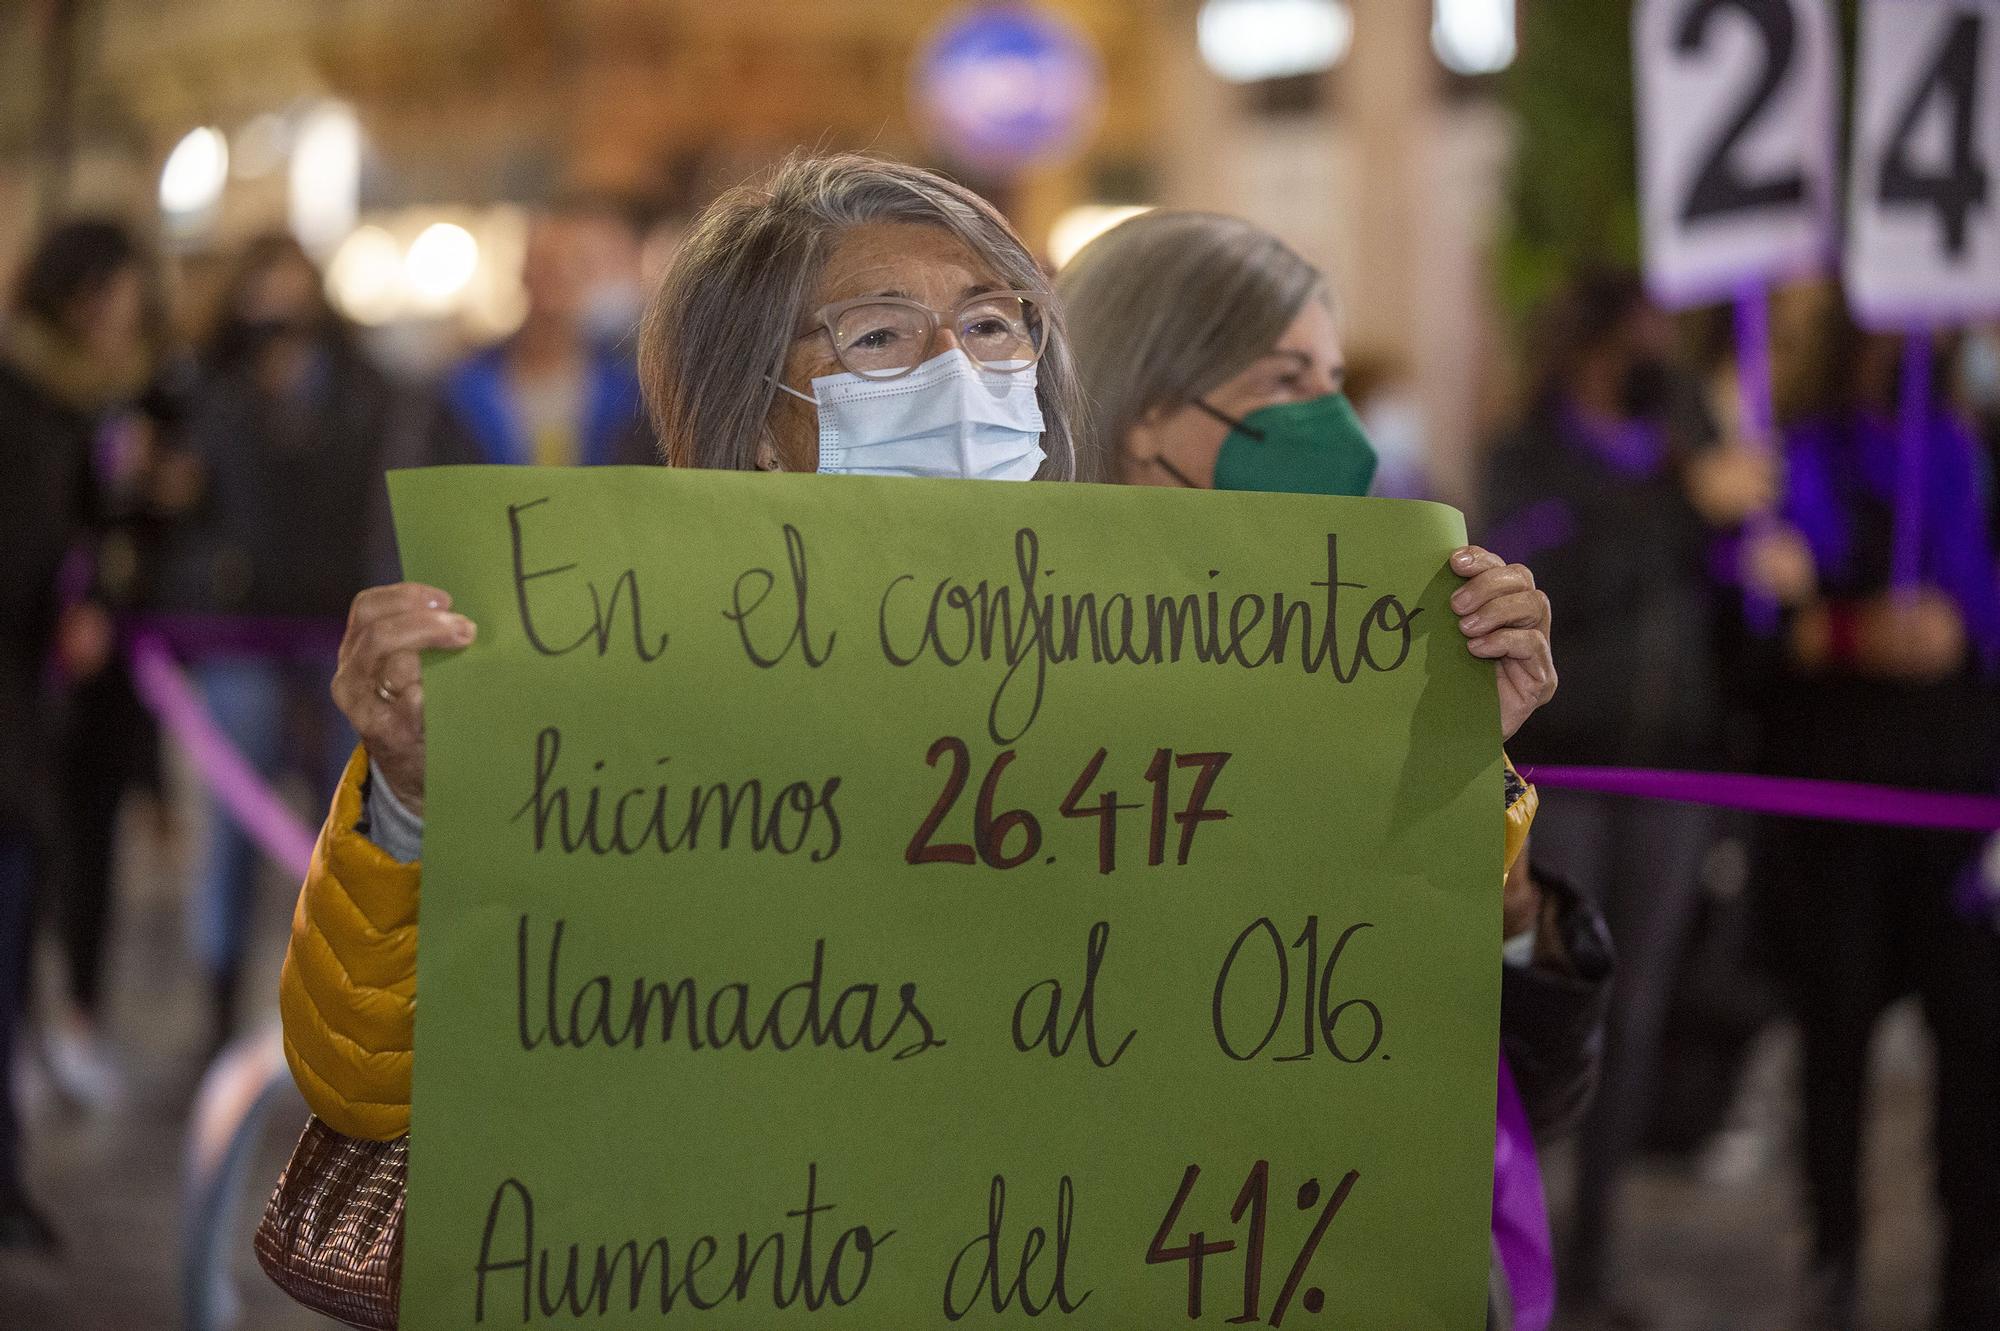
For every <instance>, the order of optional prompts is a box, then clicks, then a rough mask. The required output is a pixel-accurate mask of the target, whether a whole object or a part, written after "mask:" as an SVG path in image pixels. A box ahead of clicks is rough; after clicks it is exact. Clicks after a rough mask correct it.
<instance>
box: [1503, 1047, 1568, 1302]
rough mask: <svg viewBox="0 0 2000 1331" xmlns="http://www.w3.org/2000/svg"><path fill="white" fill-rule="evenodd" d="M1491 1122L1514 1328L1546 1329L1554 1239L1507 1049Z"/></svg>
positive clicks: (1553, 1293)
mask: <svg viewBox="0 0 2000 1331" xmlns="http://www.w3.org/2000/svg"><path fill="white" fill-rule="evenodd" d="M1493 1127H1494V1131H1493V1248H1494V1251H1495V1252H1497V1253H1498V1254H1499V1256H1500V1269H1501V1270H1502V1271H1504V1272H1505V1273H1506V1275H1507V1290H1508V1293H1509V1295H1511V1297H1512V1299H1513V1303H1514V1331H1545V1328H1546V1327H1547V1326H1548V1324H1549V1321H1550V1319H1551V1318H1552V1317H1554V1316H1555V1310H1556V1262H1555V1244H1554V1243H1553V1242H1551V1241H1550V1239H1549V1206H1548V1201H1547V1199H1546V1198H1544V1197H1543V1195H1542V1167H1541V1163H1540V1162H1539V1161H1538V1160H1537V1159H1536V1158H1535V1134H1534V1130H1533V1129H1532V1128H1531V1127H1529V1125H1528V1111H1527V1109H1526V1108H1525V1107H1524V1106H1523V1105H1522V1104H1521V1093H1520V1092H1519V1091H1518V1090H1516V1089H1514V1072H1513V1069H1511V1068H1509V1067H1508V1066H1507V1056H1506V1055H1505V1054H1502V1055H1501V1056H1500V1098H1499V1107H1498V1109H1497V1110H1496V1112H1495V1115H1494V1125H1493Z"/></svg>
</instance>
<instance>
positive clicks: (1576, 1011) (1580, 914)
mask: <svg viewBox="0 0 2000 1331" xmlns="http://www.w3.org/2000/svg"><path fill="white" fill-rule="evenodd" d="M1056 291H1057V294H1058V295H1059V296H1060V297H1061V298H1062V303H1063V308H1064V310H1065V313H1066V317H1067V320H1068V328H1069V334H1070V340H1071V345H1072V347H1073V348H1074V351H1075V355H1076V362H1077V366H1078V368H1079V370H1080V371H1081V374H1082V377H1083V381H1084V383H1085V384H1086V385H1088V386H1089V390H1090V397H1091V401H1092V405H1093V407H1094V409H1095V424H1096V427H1097V429H1098V431H1099V433H1100V438H1101V439H1102V441H1103V444H1104V447H1105V448H1106V450H1107V452H1108V454H1109V457H1108V459H1107V462H1106V470H1107V471H1108V472H1109V473H1110V476H1111V477H1112V478H1113V479H1115V480H1118V481H1121V482H1124V483H1126V484H1132V485H1177V486H1187V487H1191V488H1195V489H1210V488H1213V489H1218V490H1277V491H1289V492H1295V493H1308V494H1344V495H1360V494H1366V493H1367V491H1368V486H1369V482H1370V481H1371V479H1372V478H1373V476H1374V473H1375V452H1374V449H1373V448H1372V447H1371V446H1370V445H1369V442H1368V438H1367V436H1366V435H1365V434H1364V433H1363V432H1362V429H1361V423H1360V421H1359V420H1358V419H1357V418H1356V416H1355V413H1354V409H1353V407H1352V406H1351V405H1349V403H1348V400H1347V398H1346V396H1345V394H1344V393H1343V392H1342V391H1341V390H1342V379H1343V375H1344V368H1343V367H1344V364H1345V361H1344V357H1343V354H1342V351H1341V345H1340V329H1339V324H1338V321H1337V319H1336V318H1335V312H1334V306H1333V298H1332V294H1331V290H1330V288H1329V286H1328V284H1327V281H1326V278H1325V277H1324V276H1323V275H1322V274H1321V273H1320V272H1319V270H1318V269H1316V268H1314V267H1313V266H1312V265H1311V264H1309V263H1307V262H1306V261H1305V260H1304V259H1302V258H1300V257H1299V256H1298V255H1297V254H1296V253H1294V252H1293V251H1292V250H1291V249H1290V248H1289V247H1287V246H1286V245H1285V244H1284V242H1282V241H1280V240H1279V239H1278V238H1277V237H1276V236H1273V235H1271V234H1270V233H1269V232H1266V231H1264V230H1262V229H1261V228H1259V227H1257V226H1255V225H1253V224H1251V223H1249V222H1246V221H1243V220H1241V219H1240V218H1234V217H1224V216H1218V215H1215V214H1211V213H1194V212H1153V213H1147V214H1144V215H1142V216H1139V217H1136V218H1133V219H1132V220H1130V221H1128V222H1125V223H1123V224H1121V225H1120V226H1117V227H1115V228H1113V229H1112V230H1110V231H1108V232H1106V233H1105V234H1104V235H1102V236H1099V237H1098V238H1097V239H1096V240H1094V241H1092V242H1091V243H1090V244H1089V245H1087V246H1085V247H1084V249H1083V250H1082V251H1081V252H1080V253H1079V254H1078V255H1077V256H1076V258H1075V259H1074V260H1072V261H1071V262H1070V264H1069V266H1068V267H1066V268H1064V269H1063V271H1062V273H1061V275H1060V276H1059V278H1058V279H1057V282H1056ZM1452 568H1453V570H1454V571H1455V572H1457V573H1459V574H1460V575H1461V576H1464V577H1466V578H1467V579H1468V581H1467V582H1466V584H1465V585H1464V586H1463V587H1461V588H1459V589H1458V591H1457V593H1456V594H1455V595H1454V597H1453V600H1452V608H1453V609H1454V610H1455V611H1456V612H1457V613H1458V614H1459V616H1460V620H1459V627H1460V629H1461V631H1462V632H1463V633H1464V634H1465V635H1466V637H1467V638H1468V639H1469V642H1468V644H1467V645H1468V647H1469V649H1470V650H1471V652H1472V653H1473V655H1475V656H1479V657H1483V658H1487V659H1490V660H1493V661H1495V662H1497V663H1498V670H1497V672H1496V673H1497V675H1498V678H1499V690H1500V727H1501V734H1502V737H1503V738H1507V739H1511V738H1512V737H1513V735H1514V732H1515V731H1517V730H1518V729H1520V727H1521V724H1522V722H1524V721H1525V720H1527V718H1528V716H1529V714H1530V713H1532V712H1533V711H1534V710H1535V708H1537V707H1538V706H1540V705H1541V704H1542V703H1544V702H1546V701H1548V699H1549V697H1550V696H1551V695H1552V694H1553V693H1554V692H1555V683H1556V677H1555V667H1554V663H1553V661H1552V659H1551V657H1550V651H1549V636H1548V629H1549V603H1548V598H1547V597H1546V596H1544V595H1543V594H1542V593H1541V592H1539V591H1537V590H1536V589H1535V580H1534V577H1533V575H1532V574H1530V573H1529V572H1528V570H1527V569H1525V568H1523V567H1522V566H1521V565H1519V564H1507V563H1505V562H1503V561H1502V560H1501V559H1500V557H1499V556H1497V555H1494V554H1491V553H1489V552H1488V551H1485V550H1481V549H1479V548H1478V547H1476V546H1471V547H1467V548H1466V549H1463V550H1460V551H1458V552H1457V553H1456V554H1455V555H1453V556H1452ZM1506 801H1507V805H1506V807H1507V823H1506V826H1507V832H1506V836H1507V843H1506V856H1505V864H1506V866H1507V867H1506V878H1505V887H1504V897H1503V903H1504V904H1503V912H1502V922H1503V930H1504V934H1505V939H1504V943H1503V947H1502V949H1501V951H1502V956H1503V958H1504V969H1503V972H1502V976H1503V979H1502V989H1501V994H1502V997H1501V1007H1500V1035H1501V1044H1502V1047H1503V1049H1504V1051H1505V1053H1506V1056H1507V1061H1508V1064H1509V1066H1510V1067H1511V1068H1512V1070H1513V1072H1514V1074H1515V1077H1516V1081H1517V1085H1518V1087H1519V1089H1520V1092H1521V1096H1522V1100H1523V1102H1524V1104H1525V1107H1526V1108H1527V1111H1528V1116H1529V1119H1530V1121H1531V1122H1532V1123H1533V1125H1534V1126H1535V1128H1536V1130H1537V1131H1538V1132H1542V1133H1547V1132H1552V1131H1554V1130H1556V1129H1557V1128H1559V1127H1562V1126H1565V1125H1567V1124H1568V1123H1570V1122H1571V1121H1573V1120H1574V1118H1575V1117H1576V1116H1577V1114H1578V1113H1579V1112H1580V1111H1581V1110H1582V1108H1583V1105H1584V1102H1585V1100H1586V1099H1587V1097H1588V1093H1589V1091H1590V1088H1591V1086H1592V1084H1593V1081H1594V1078H1595V1073H1596V1066H1597V1061H1598V1055H1599V1050H1600V1048H1601V1042H1602V1036H1601V1031H1602V1024H1603V1019H1604V1010H1605V1005H1606V1002H1607V1000H1608V997H1609V975H1610V960H1611V958H1610V948H1609V940H1608V937H1607V936H1606V934H1605V931H1604V926H1603V923H1602V921H1601V919H1600V918H1599V917H1598V915H1597V913H1596V912H1595V910H1594V909H1593V908H1592V907H1591V906H1590V905H1589V904H1588V903H1587V902H1586V901H1584V899H1583V898H1581V897H1580V896H1579V895H1578V894H1577V893H1576V892H1575V891H1573V890H1572V889H1571V888H1570V887H1569V886H1568V885H1566V884H1565V883H1563V882H1562V881H1561V880H1559V879H1556V878H1552V877H1550V876H1548V875H1547V874H1545V873H1542V872H1539V871H1537V870H1531V869H1530V867H1529V863H1528V857H1527V856H1525V855H1523V854H1522V853H1521V852H1522V850H1523V849H1524V847H1525V845H1526V843H1527V833H1528V826H1529V823H1530V822H1531V821H1532V820H1533V818H1534V814H1535V808H1536V804H1537V799H1536V795H1535V791H1534V788H1533V787H1532V786H1529V785H1527V784H1526V783H1524V782H1523V781H1522V780H1521V779H1520V777H1519V776H1518V775H1517V774H1516V773H1515V771H1514V769H1513V766H1512V764H1509V765H1508V767H1507V781H1506ZM1505 1304H1506V1300H1504V1299H1501V1300H1496V1303H1495V1308H1494V1314H1495V1317H1496V1319H1498V1318H1503V1317H1504V1315H1505V1313H1506V1307H1505Z"/></svg>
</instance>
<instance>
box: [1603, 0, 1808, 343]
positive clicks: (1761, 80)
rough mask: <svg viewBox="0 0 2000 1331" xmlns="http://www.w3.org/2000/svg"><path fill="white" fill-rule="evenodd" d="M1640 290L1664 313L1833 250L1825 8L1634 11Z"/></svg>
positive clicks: (1789, 270)
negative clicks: (1642, 259)
mask: <svg viewBox="0 0 2000 1331" xmlns="http://www.w3.org/2000/svg"><path fill="white" fill-rule="evenodd" d="M1632 42H1633V68H1634V70H1635V71H1636V76H1637V79H1638V84H1639V87H1638V94H1639V95H1638V106H1637V109H1638V122H1639V184H1640V197H1641V202H1640V210H1641V220H1642V222H1643V225H1644V232H1645V242H1646V281H1647V285H1648V286H1649V287H1650V288H1651V289H1652V292H1653V295H1654V297H1655V298H1656V299H1658V300H1659V301H1661V302H1662V303H1663V304H1666V305H1670V306H1678V305H1693V304H1700V303H1703V302H1706V301H1711V300H1715V299H1717V298H1720V297H1726V296H1728V295H1730V294H1731V293H1732V292H1733V291H1734V290H1735V289H1737V288H1738V287H1740V286H1742V285H1743V284H1745V283H1746V282H1750V281H1754V280H1757V279H1771V278H1780V277H1786V276H1792V275H1796V274H1798V273H1802V272H1808V271H1811V270H1813V269H1816V268H1818V267H1820V266H1821V265H1822V264H1823V263H1824V262H1825V261H1826V259H1827V256H1828V255H1829V254H1830V253H1831V250H1832V243H1831V242H1832V235H1833V218H1834V210H1835V198H1836V192H1837V186H1836V184H1835V181H1836V180H1837V175H1836V172H1835V161H1836V148H1835V130H1836V125H1837V105H1836V96H1837V94H1836V88H1837V86H1838V83H1839V78H1838V62H1839V48H1838V46H1837V43H1836V39H1835V34H1834V27H1833V19H1832V16H1831V14H1830V13H1829V12H1828V8H1827V4H1826V0H1640V3H1639V4H1638V5H1637V7H1636V8H1635V10H1634V16H1633V23H1632Z"/></svg>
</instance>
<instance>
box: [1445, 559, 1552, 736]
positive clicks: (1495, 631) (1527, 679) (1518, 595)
mask: <svg viewBox="0 0 2000 1331" xmlns="http://www.w3.org/2000/svg"><path fill="white" fill-rule="evenodd" d="M1451 571H1452V572H1454V573H1456V574H1458V576H1459V577H1461V578H1464V579H1466V583H1465V585H1464V586H1463V587H1460V588H1459V589H1458V590H1457V591H1455V592H1453V593H1452V596H1451V609H1452V613H1453V614H1455V615H1457V616H1458V628H1459V631H1460V632H1461V633H1463V634H1465V636H1466V638H1467V640H1468V641H1467V643H1466V647H1467V648H1468V649H1469V650H1470V651H1471V652H1472V654H1473V655H1474V656H1477V657H1482V658H1484V659H1486V660H1490V661H1493V662H1495V663H1496V664H1497V665H1498V667H1499V669H1498V670H1497V671H1496V672H1495V673H1496V674H1497V675H1498V677H1499V681H1500V737H1501V738H1502V739H1503V740H1508V739H1512V738H1514V732H1515V731H1517V730H1519V729H1520V728H1521V723H1522V722H1524V721H1526V720H1527V719H1528V718H1529V717H1530V716H1532V715H1533V714H1534V711H1535V709H1536V708H1537V707H1540V706H1541V705H1542V704H1543V703H1545V702H1547V701H1548V700H1549V699H1551V698H1553V697H1555V696H1556V662H1555V657H1554V656H1553V655H1552V654H1551V653H1550V651H1549V598H1548V597H1547V596H1545V595H1543V594H1542V593H1541V592H1538V591H1536V590H1535V575H1534V574H1532V573H1530V572H1528V570H1527V569H1526V568H1525V567H1524V566H1523V565H1520V564H1509V563H1507V562H1505V561H1504V560H1502V559H1501V558H1500V556H1498V555H1496V554H1494V553H1493V552H1492V551H1490V550H1482V549H1480V548H1479V547H1478V546H1476V545H1468V546H1466V547H1464V548H1463V549H1461V550H1459V551H1458V552H1457V553H1455V554H1453V555H1452V557H1451Z"/></svg>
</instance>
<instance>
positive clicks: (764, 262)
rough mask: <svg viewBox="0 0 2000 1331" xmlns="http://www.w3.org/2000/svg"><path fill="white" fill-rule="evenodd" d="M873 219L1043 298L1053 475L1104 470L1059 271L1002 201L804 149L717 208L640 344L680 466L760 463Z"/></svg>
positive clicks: (682, 257) (680, 263)
mask: <svg viewBox="0 0 2000 1331" xmlns="http://www.w3.org/2000/svg"><path fill="white" fill-rule="evenodd" d="M869 222H914V223H918V224H921V225H924V226H935V227H941V228H943V229H944V230H946V231H949V232H950V233H951V234H952V235H954V236H956V237H958V238H959V239H960V240H962V241H964V242H965V244H966V245H967V246H968V247H969V248H970V249H971V250H972V252H973V253H974V254H976V255H978V256H979V257H980V259H981V260H983V261H984V262H985V263H987V264H988V265H989V266H991V268H992V270H993V273H994V275H995V276H996V277H997V278H999V279H1000V281H1001V282H1002V283H1003V284H1005V285H1006V286H1007V287H1009V288H1011V289H1013V290H1017V291H1030V292H1034V293H1036V294H1038V295H1040V296H1042V297H1043V303H1044V307H1045V309H1044V317H1045V321H1046V327H1047V333H1046V337H1047V339H1048V340H1047V344H1046V346H1045V349H1044V350H1043V352H1042V359H1041V363H1040V364H1039V365H1038V366H1037V367H1036V369H1037V375H1036V382H1037V386H1038V391H1039V395H1040V398H1041V407H1042V418H1043V421H1044V423H1045V428H1044V432H1043V435H1042V448H1043V451H1044V452H1046V453H1047V454H1048V460H1047V461H1046V462H1044V463H1043V464H1042V468H1041V471H1040V472H1039V473H1038V474H1037V479H1039V480H1062V481H1068V480H1078V479H1091V478H1093V477H1094V476H1095V473H1096V467H1095V464H1094V457H1093V456H1088V455H1087V454H1086V450H1085V448H1084V447H1083V431H1082V428H1081V423H1082V415H1083V400H1082V393H1081V391H1080V390H1079V389H1078V387H1077V378H1076V368H1075V366H1074V365H1073V364H1072V362H1071V360H1070V353H1069V342H1068V337H1067V334H1066V333H1065V331H1064V328H1063V322H1062V318H1061V313H1060V311H1059V310H1058V308H1057V302H1056V299H1055V294H1054V292H1053V291H1052V290H1051V288H1050V285H1049V280H1048V276H1047V274H1045V273H1044V272H1043V271H1042V269H1041V266H1040V265H1038V264H1037V263H1036V262H1035V259H1034V256H1033V255H1031V254H1030V253H1029V252H1028V248H1027V246H1025V245H1023V244H1022V243H1021V239H1020V237H1019V236H1017V235H1015V234H1014V230H1013V228H1012V227H1010V226H1009V225H1008V224H1007V221H1006V219H1005V218H1003V217H1001V216H1000V214H999V212H998V211H996V210H995V209H994V207H993V205H992V204H990V203H988V202H987V201H986V200H984V199H982V198H980V197H979V196H978V195H977V194H974V193H973V192H972V191H971V190H969V189H966V188H965V187H964V186H962V185H958V184H955V183H954V182H952V181H949V180H947V179H945V178H944V177H943V176H940V175H937V174H936V173H934V172H930V171H926V170H923V169H922V168H920V167H914V166H908V165H905V164H903V163H901V162H890V161H883V160H881V159H878V158H873V157H864V156H860V155H858V154H839V155H835V156H828V157H804V156H798V157H793V158H790V159H789V160H787V161H786V162H784V163H783V164H782V165H781V166H779V167H778V169H777V171H776V173H775V174H774V175H773V176H772V177H771V178H770V180H769V181H768V182H767V183H765V184H763V185H755V186H752V185H745V186H740V187H738V188H736V189H733V190H731V191H729V192H728V193H727V194H725V195H723V196H722V197H721V198H719V199H717V200H716V201H715V202H714V203H713V204H711V205H710V206H709V207H708V208H707V209H706V210H705V211H704V212H703V213H702V215H701V217H700V218H699V219H698V220H697V221H696V223H695V225H694V228H693V230H692V231H690V232H689V234H688V237H687V239H686V241H685V242H684V243H683V245H682V246H681V249H680V252H679V254H678V255H676V257H675V259H674V262H673V265H672V267H670V268H669V269H668V270H667V273H666V275H665V276H664V277H663V278H662V279H661V282H660V287H659V290H658V291H657V292H656V293H655V294H654V296H653V300H652V304H651V306H650V307H649V308H648V310H647V312H646V319H645V324H644V327H643V329H642V331H641V333H640V339H639V374H640V380H641V382H642V383H643V384H644V385H645V390H646V397H647V401H648V404H649V407H650V409H651V411H652V416H653V423H654V426H655V428H656V429H657V430H658V431H659V435H660V440H661V443H662V446H663V448H664V449H665V451H666V455H667V461H668V462H669V463H671V464H672V465H674V466H680V467H716V468H726V469H733V470H748V469H750V468H752V467H754V466H755V465H756V458H757V446H758V443H759V442H760V441H761V440H762V439H763V438H764V437H765V422H766V421H767V419H768V418H769V416H770V413H771V407H772V404H773V402H774V401H775V399H776V395H777V391H778V389H777V380H778V378H779V376H780V375H781V374H782V373H783V372H784V365H785V358H786V353H787V351H788V350H789V348H790V346H791V344H792V342H793V340H794V339H795V338H796V337H797V336H798V333H799V329H800V325H801V324H803V323H804V321H805V319H806V318H807V316H808V314H809V311H808V308H807V302H808V301H810V300H811V299H812V298H813V293H814V291H815V290H816V289H817V286H818V282H819V276H820V269H821V267H822V265H824V263H825V262H826V258H827V255H828V254H829V253H830V252H831V250H832V248H833V244H834V242H835V241H836V240H837V239H838V238H839V236H840V234H841V233H842V232H843V231H846V230H847V229H849V228H850V227H856V226H861V225H864V224H866V223H869Z"/></svg>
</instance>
